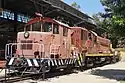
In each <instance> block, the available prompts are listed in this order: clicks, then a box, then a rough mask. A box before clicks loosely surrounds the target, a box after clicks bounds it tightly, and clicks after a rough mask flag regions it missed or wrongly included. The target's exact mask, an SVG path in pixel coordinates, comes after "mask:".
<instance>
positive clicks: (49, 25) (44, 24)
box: [42, 22, 52, 32]
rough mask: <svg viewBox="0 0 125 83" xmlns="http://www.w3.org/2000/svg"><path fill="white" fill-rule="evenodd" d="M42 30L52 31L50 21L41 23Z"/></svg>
mask: <svg viewBox="0 0 125 83" xmlns="http://www.w3.org/2000/svg"><path fill="white" fill-rule="evenodd" d="M42 31H43V32H51V31H52V23H50V22H45V23H43V28H42Z"/></svg>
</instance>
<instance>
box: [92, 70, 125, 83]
mask: <svg viewBox="0 0 125 83" xmlns="http://www.w3.org/2000/svg"><path fill="white" fill-rule="evenodd" d="M91 74H92V75H97V76H103V77H106V78H109V79H115V80H117V81H121V80H125V70H116V69H107V70H100V69H96V70H92V72H91Z"/></svg>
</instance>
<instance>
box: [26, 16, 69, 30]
mask: <svg viewBox="0 0 125 83" xmlns="http://www.w3.org/2000/svg"><path fill="white" fill-rule="evenodd" d="M40 21H46V22H52V23H57V24H59V25H62V26H65V27H68V28H69V27H70V26H69V25H68V24H65V23H62V22H60V21H58V20H55V19H52V18H48V17H36V18H33V19H31V20H30V21H29V22H28V23H27V24H26V25H30V24H32V23H35V22H40Z"/></svg>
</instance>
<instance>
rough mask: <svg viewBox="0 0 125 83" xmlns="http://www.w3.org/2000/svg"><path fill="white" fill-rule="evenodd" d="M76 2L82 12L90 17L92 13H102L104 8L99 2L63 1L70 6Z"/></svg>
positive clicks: (91, 0) (94, 0)
mask: <svg viewBox="0 0 125 83" xmlns="http://www.w3.org/2000/svg"><path fill="white" fill-rule="evenodd" d="M74 1H75V2H76V3H77V4H79V5H80V7H81V10H82V12H84V13H87V14H88V15H90V16H92V15H93V14H94V13H98V12H104V8H103V6H102V5H101V3H100V0H64V2H66V3H68V4H71V3H72V2H74Z"/></svg>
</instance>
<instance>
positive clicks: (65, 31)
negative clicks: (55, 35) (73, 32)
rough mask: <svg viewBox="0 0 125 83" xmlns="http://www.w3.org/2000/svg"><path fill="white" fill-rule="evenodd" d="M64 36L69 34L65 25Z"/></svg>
mask: <svg viewBox="0 0 125 83" xmlns="http://www.w3.org/2000/svg"><path fill="white" fill-rule="evenodd" d="M63 36H66V37H67V36H68V28H66V27H63Z"/></svg>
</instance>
